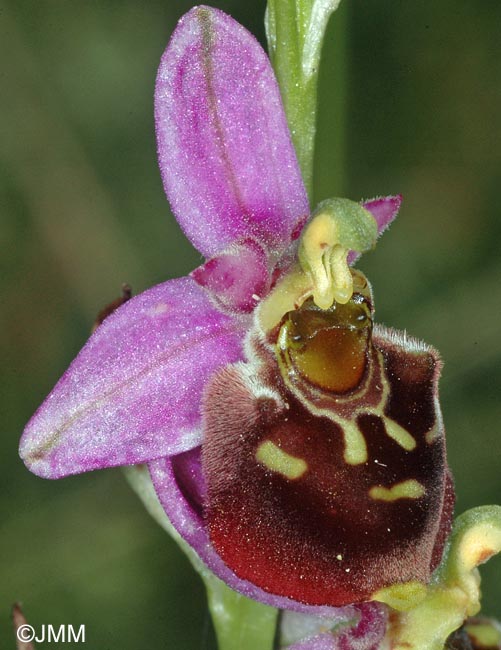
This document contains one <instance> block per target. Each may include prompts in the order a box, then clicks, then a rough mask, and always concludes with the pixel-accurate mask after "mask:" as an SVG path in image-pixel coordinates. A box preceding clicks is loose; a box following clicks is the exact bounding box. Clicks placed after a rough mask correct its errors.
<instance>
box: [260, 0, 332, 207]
mask: <svg viewBox="0 0 501 650" xmlns="http://www.w3.org/2000/svg"><path fill="white" fill-rule="evenodd" d="M339 2H340V0H269V2H268V7H267V14H266V34H267V37H268V48H269V53H270V58H271V61H272V63H273V66H274V68H275V73H276V76H277V79H278V83H279V85H280V91H281V94H282V100H283V102H284V106H285V112H286V115H287V120H288V122H289V127H290V130H291V134H292V140H293V142H294V146H295V148H296V154H297V157H298V160H299V165H300V167H301V171H302V174H303V179H304V183H305V185H306V189H307V191H308V194H309V196H310V198H311V195H312V188H313V155H314V149H315V131H316V114H317V85H318V69H319V64H320V55H321V50H322V44H323V39H324V35H325V29H326V27H327V23H328V20H329V18H330V16H331V14H332V13H333V12H334V11H335V10H336V9H337V7H338V5H339Z"/></svg>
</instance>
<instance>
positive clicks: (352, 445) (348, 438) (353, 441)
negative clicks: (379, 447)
mask: <svg viewBox="0 0 501 650" xmlns="http://www.w3.org/2000/svg"><path fill="white" fill-rule="evenodd" d="M339 419H340V420H341V418H339ZM341 427H342V429H343V435H344V445H345V446H344V454H343V457H344V460H345V462H346V463H348V465H361V464H362V463H366V462H367V459H368V458H369V455H368V453H367V443H366V442H365V438H364V436H363V434H362V432H361V431H360V429H359V428H358V427H357V425H356V424H355V423H354V422H351V421H350V420H344V419H343V421H342V423H341Z"/></svg>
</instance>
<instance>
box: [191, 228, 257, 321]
mask: <svg viewBox="0 0 501 650" xmlns="http://www.w3.org/2000/svg"><path fill="white" fill-rule="evenodd" d="M191 277H192V278H193V279H194V280H195V282H197V283H198V284H199V285H200V286H201V287H204V288H205V289H207V290H208V291H210V292H211V293H212V295H213V296H214V297H215V298H217V299H218V301H219V302H220V303H221V305H222V307H223V308H225V309H229V310H230V311H235V312H245V313H248V312H251V311H252V310H253V309H254V308H255V307H256V305H257V304H258V302H259V300H260V299H261V298H262V297H263V296H265V295H266V294H267V292H268V289H269V283H270V278H269V272H268V257H267V255H266V253H265V251H264V250H263V249H262V248H261V246H259V244H257V242H255V241H254V240H252V239H248V240H246V241H244V242H241V243H238V244H233V245H232V246H230V248H229V249H228V250H226V251H224V252H223V253H221V254H220V255H218V256H217V257H213V258H212V259H210V260H208V261H207V262H206V263H205V264H204V265H203V266H199V267H198V269H195V270H194V271H192V273H191Z"/></svg>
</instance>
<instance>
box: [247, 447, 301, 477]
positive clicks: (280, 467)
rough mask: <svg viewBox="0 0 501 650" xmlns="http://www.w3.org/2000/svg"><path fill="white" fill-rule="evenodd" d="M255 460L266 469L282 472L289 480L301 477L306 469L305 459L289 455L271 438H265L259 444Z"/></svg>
mask: <svg viewBox="0 0 501 650" xmlns="http://www.w3.org/2000/svg"><path fill="white" fill-rule="evenodd" d="M256 460H257V461H258V463H261V464H262V465H264V466H265V467H266V468H267V469H269V470H271V471H272V472H277V474H282V476H285V478H288V479H289V480H291V481H294V480H295V479H298V478H301V476H303V474H304V473H305V472H306V470H307V469H308V464H307V463H306V461H305V460H303V459H302V458H296V457H295V456H291V454H288V453H287V452H286V451H284V450H283V449H280V447H278V446H277V445H276V444H275V443H274V442H272V441H271V440H266V441H265V442H262V443H261V444H260V445H259V447H258V449H257V451H256Z"/></svg>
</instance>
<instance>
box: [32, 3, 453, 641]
mask: <svg viewBox="0 0 501 650" xmlns="http://www.w3.org/2000/svg"><path fill="white" fill-rule="evenodd" d="M155 117H156V126H157V137H158V153H159V161H160V169H161V173H162V178H163V182H164V186H165V190H166V193H167V196H168V198H169V201H170V203H171V206H172V209H173V211H174V213H175V215H176V218H177V220H178V222H179V224H180V225H181V227H182V228H183V230H184V232H185V233H186V235H187V237H188V238H189V239H190V241H191V242H192V243H193V244H194V245H195V246H196V247H197V248H198V250H199V251H200V252H201V253H202V254H203V255H204V256H205V257H206V258H207V261H206V263H205V264H204V265H203V266H201V267H200V268H199V269H196V270H195V271H194V272H193V273H192V274H191V275H190V276H189V277H187V278H181V279H177V280H170V281H168V282H165V283H164V284H161V285H158V286H156V287H154V288H152V289H150V290H148V291H146V292H145V293H143V294H141V295H139V296H137V297H135V298H132V299H131V300H129V301H128V302H126V303H125V304H124V305H123V306H121V307H120V308H119V309H117V310H116V311H115V312H114V313H112V314H111V315H110V316H108V317H107V318H106V319H105V320H104V322H103V323H102V325H100V326H99V327H98V328H97V330H96V331H95V333H94V334H93V335H92V337H91V338H90V340H89V341H88V343H87V344H86V345H85V347H84V348H83V350H82V351H81V352H80V354H79V355H78V356H77V358H76V359H75V361H74V362H73V363H72V365H71V366H70V368H69V369H68V371H67V372H66V373H65V375H64V376H63V377H62V379H61V380H60V381H59V383H58V384H57V385H56V387H55V388H54V390H53V391H52V393H51V394H50V395H49V397H48V398H47V400H46V401H45V402H44V403H43V404H42V406H41V407H40V408H39V410H38V411H37V412H36V414H35V415H34V416H33V418H32V419H31V421H30V422H29V423H28V425H27V427H26V430H25V432H24V435H23V438H22V441H21V449H20V453H21V456H22V458H23V459H24V461H25V462H26V464H27V465H28V467H29V468H30V469H31V470H32V471H33V472H35V473H37V474H39V475H40V476H43V477H46V478H57V477H61V476H66V475H68V474H74V473H78V472H84V471H89V470H93V469H99V468H105V467H111V466H116V465H131V464H138V463H148V465H149V469H150V474H151V478H152V481H153V484H154V486H155V489H156V492H157V494H158V497H159V500H160V502H161V503H162V505H163V507H164V509H165V512H166V513H167V515H168V517H169V519H170V520H171V522H172V524H173V525H174V527H175V528H176V529H177V530H178V531H179V533H180V534H181V535H182V537H183V538H184V539H185V540H186V541H187V542H188V543H189V544H190V545H191V546H192V547H193V548H194V549H195V550H196V552H197V553H198V554H199V556H200V558H201V559H202V560H203V562H205V563H206V564H207V566H208V567H209V568H210V569H211V570H212V571H213V572H214V573H215V574H216V575H217V576H219V577H220V578H221V579H222V580H224V581H225V582H226V583H227V584H228V585H230V586H231V587H233V588H234V589H236V590H238V591H240V592H241V593H243V594H245V595H247V596H249V597H251V598H254V599H257V600H261V601H262V602H264V603H267V604H270V605H272V606H275V607H279V608H282V609H290V610H297V611H300V612H307V613H312V612H313V613H315V614H316V615H317V616H325V617H329V616H332V614H333V611H332V609H331V608H332V606H343V605H347V604H350V603H355V602H360V601H365V600H370V599H372V598H378V596H379V598H378V599H381V600H387V597H386V592H385V590H387V589H391V588H392V587H393V586H395V585H397V586H398V585H399V584H401V583H411V584H412V583H417V584H419V583H426V582H427V581H428V580H429V578H430V574H431V571H432V570H433V568H434V567H435V566H436V565H437V563H438V561H439V559H440V556H441V553H442V548H443V545H444V542H445V536H446V534H447V532H448V530H449V524H450V517H451V510H452V502H453V493H452V487H451V483H450V479H448V470H447V464H446V460H445V453H444V437H443V427H442V421H441V416H440V410H439V406H438V399H437V381H438V374H439V370H440V361H439V359H438V357H437V354H436V353H435V351H434V350H433V349H431V348H429V347H428V346H425V345H423V344H420V343H417V342H415V341H413V340H411V339H408V338H406V337H405V336H404V335H403V334H400V333H397V332H394V331H391V330H387V329H385V328H382V327H378V326H375V327H374V328H373V325H372V319H373V300H372V294H371V291H370V287H369V286H368V285H367V282H366V281H365V279H364V278H363V276H362V275H361V274H357V273H356V272H353V273H350V271H349V270H348V267H347V265H346V261H348V262H353V261H354V260H355V259H356V257H357V255H358V253H360V252H362V250H365V249H363V248H362V247H356V246H355V245H353V246H351V245H349V246H348V247H346V242H345V243H344V245H341V244H342V243H343V242H342V241H341V239H340V240H339V242H341V243H339V242H338V240H337V239H336V237H338V235H339V233H341V235H342V232H343V227H344V226H343V225H342V223H341V222H339V221H335V222H333V223H334V225H332V223H331V222H330V221H329V218H330V216H329V215H330V212H329V210H330V209H331V207H332V205H335V206H341V208H340V209H344V207H343V206H345V205H348V202H347V203H346V204H345V203H336V204H332V205H331V204H329V205H328V206H327V207H326V208H325V210H326V212H325V210H324V212H322V211H321V213H320V214H319V215H317V217H318V219H317V221H315V224H316V225H315V226H314V227H313V229H311V228H310V230H308V231H307V230H305V229H304V226H305V224H306V223H307V222H308V219H309V217H310V207H309V205H308V200H307V196H306V192H305V188H304V186H303V183H302V180H301V175H300V171H299V168H298V164H297V161H296V157H295V153H294V149H293V146H292V143H291V140H290V136H289V132H288V129H287V124H286V119H285V115H284V111H283V108H282V104H281V101H280V94H279V89H278V86H277V83H276V81H275V78H274V76H273V72H272V69H271V66H270V63H269V61H268V59H267V57H266V55H265V53H264V52H263V50H262V49H261V47H260V45H259V44H258V43H257V41H256V40H255V39H254V38H253V37H252V36H251V35H250V34H249V33H248V32H247V31H246V30H245V29H244V28H243V27H241V26H240V25H238V24H237V23H236V22H235V21H233V20H232V19H231V18H230V17H229V16H227V15H225V14H223V13H222V12H220V11H217V10H215V9H209V8H207V7H198V8H195V9H193V10H192V11H190V12H189V13H188V14H187V15H186V16H185V17H184V18H183V19H182V20H181V21H180V22H179V25H178V27H177V29H176V31H175V33H174V35H173V37H172V39H171V42H170V44H169V46H168V48H167V50H166V51H165V54H164V55H163V57H162V61H161V65H160V69H159V73H158V78H157V87H156V95H155ZM350 205H351V203H350ZM353 206H355V207H353ZM353 206H351V207H349V206H348V208H349V209H348V208H347V209H348V212H350V210H351V211H354V212H353V214H356V215H359V216H360V215H361V216H360V218H361V219H362V220H364V219H365V221H366V222H367V223H369V222H372V223H373V224H374V232H375V233H376V232H381V231H382V230H384V229H385V228H386V226H387V225H388V224H389V223H390V222H391V220H392V219H393V218H394V217H395V216H396V213H397V211H398V209H399V206H400V197H387V198H377V199H374V200H372V201H367V202H365V203H363V207H364V209H362V208H361V207H360V206H358V205H356V204H353ZM333 209H334V208H333ZM335 209H336V210H337V207H335ZM336 214H337V213H336ZM343 214H344V213H343ZM350 214H351V212H350ZM326 215H327V216H326ZM324 217H325V219H324ZM336 218H337V217H336ZM322 220H323V221H322ZM367 220H368V221H367ZM324 222H325V223H324ZM312 223H313V221H309V224H312ZM364 223H365V222H364ZM318 224H320V226H318V227H317V225H318ZM340 224H341V225H340ZM369 225H370V224H369ZM308 227H309V226H308ZM324 227H325V229H326V230H325V232H324V230H322V229H323V228H324ZM319 229H320V230H319ZM318 232H320V235H318ZM357 232H358V231H357ZM325 233H330V234H329V237H330V236H331V235H332V236H333V237H334V240H335V241H334V243H332V242H331V244H329V246H327V243H325V242H324V241H323V239H322V237H323V236H324V234H325ZM341 235H339V236H341ZM351 236H352V235H350V237H351ZM357 236H358V235H357V233H355V235H353V237H354V238H353V241H357ZM318 237H320V239H318ZM343 241H344V240H343ZM349 241H352V240H351V239H349ZM315 247H316V248H315ZM317 249H318V250H320V252H321V257H318V258H317V257H315V255H316V251H317ZM324 249H325V250H324ZM298 251H299V254H300V257H301V255H302V256H303V257H302V258H301V260H302V262H301V264H302V266H301V265H300V264H299V263H298V261H297V259H298ZM301 251H302V253H301ZM325 251H327V252H328V255H329V257H328V258H326V257H325V255H327V253H326V252H325ZM325 259H328V261H329V264H331V262H332V269H334V271H332V269H331V267H330V266H328V268H327V271H326V273H327V275H326V285H325V286H323V285H322V282H321V281H319V282H320V284H319V285H318V286H317V285H315V282H314V278H315V277H316V275H318V274H319V273H320V275H318V277H323V276H321V273H322V270H325V269H324V267H323V266H322V264H323V261H324V260H325ZM319 260H320V261H319ZM319 265H320V266H319ZM336 269H339V270H340V273H342V274H344V275H343V278H345V280H346V277H345V276H346V274H348V275H347V280H346V282H348V284H349V286H350V287H351V285H352V284H353V287H352V288H351V292H349V293H348V294H347V296H346V299H345V298H343V299H342V300H341V298H340V299H339V301H338V302H334V303H332V301H331V303H332V304H330V305H328V306H326V307H325V306H322V307H321V308H320V307H318V303H319V302H322V296H325V295H326V292H327V294H328V293H329V291H330V288H331V286H330V285H336V282H337V278H336V277H334V278H333V277H331V275H332V273H334V276H336V273H335V271H336ZM315 274H316V275H315ZM350 283H351V284H350ZM313 285H315V286H313ZM338 285H339V286H338ZM338 285H336V286H335V289H336V290H339V291H341V289H343V287H344V285H343V286H342V287H341V289H340V288H339V287H340V286H341V285H340V284H339V283H338ZM319 287H320V288H319ZM343 290H344V289H343ZM316 292H317V293H318V295H319V296H320V297H318V298H316ZM339 295H341V294H339ZM312 296H313V298H312ZM315 301H317V302H315ZM322 304H323V303H322ZM385 611H386V610H385V608H384V606H380V605H377V604H374V605H371V606H370V607H369V609H368V610H367V612H366V615H367V617H368V618H367V620H369V619H370V620H371V621H372V623H371V626H372V627H371V630H373V631H374V630H377V629H379V628H380V627H381V625H382V626H383V627H384V621H385V620H386V619H385V616H386V614H385ZM352 614H353V612H351V610H350V608H347V609H346V610H345V609H344V608H343V609H339V610H337V611H336V616H337V617H338V619H337V620H339V618H340V617H341V618H342V616H343V615H345V616H346V618H349V617H350V616H352ZM364 620H366V619H365V618H364V617H363V616H362V619H361V622H360V624H359V625H358V627H356V628H354V629H353V630H351V631H350V633H349V634H351V637H350V639H351V640H350V641H349V643H348V641H346V638H347V637H346V638H345V641H343V642H341V641H339V642H338V641H336V643H337V645H336V643H334V642H333V641H332V639H333V638H334V636H333V635H332V634H330V633H328V634H327V633H325V634H324V633H323V632H320V633H319V634H320V636H322V634H324V636H323V637H322V638H321V639H320V640H321V642H322V643H324V645H323V646H320V645H315V648H320V647H325V648H345V647H346V648H360V649H362V648H367V649H368V650H369V648H371V647H372V646H373V645H374V644H375V643H376V641H374V639H373V638H372V637H371V638H369V636H368V631H367V629H366V628H365V627H364ZM374 621H379V623H378V625H376V624H375V623H374ZM378 626H379V627H378ZM347 634H348V633H347ZM357 635H358V636H357ZM313 636H314V637H318V634H314V635H313ZM340 638H341V637H340ZM357 639H358V641H357ZM305 643H306V642H305ZM333 643H334V644H333ZM357 643H358V645H357ZM364 643H365V645H364ZM329 644H330V645H329ZM371 644H372V645H371ZM291 647H293V648H298V649H299V648H304V649H305V650H306V648H308V647H310V646H308V645H307V644H306V645H304V644H302V645H297V644H292V645H291ZM311 647H313V646H311Z"/></svg>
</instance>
